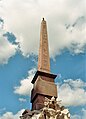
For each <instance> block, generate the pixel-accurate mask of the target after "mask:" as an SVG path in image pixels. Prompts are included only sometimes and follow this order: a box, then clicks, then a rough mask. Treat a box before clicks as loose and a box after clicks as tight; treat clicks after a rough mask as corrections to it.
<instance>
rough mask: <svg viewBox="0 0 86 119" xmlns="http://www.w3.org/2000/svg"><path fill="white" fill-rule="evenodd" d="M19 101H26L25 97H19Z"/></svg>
mask: <svg viewBox="0 0 86 119" xmlns="http://www.w3.org/2000/svg"><path fill="white" fill-rule="evenodd" d="M19 101H20V102H26V101H27V100H26V99H25V98H19Z"/></svg>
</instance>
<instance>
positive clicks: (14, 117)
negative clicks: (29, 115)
mask: <svg viewBox="0 0 86 119" xmlns="http://www.w3.org/2000/svg"><path fill="white" fill-rule="evenodd" d="M23 111H24V109H22V110H20V111H19V112H17V113H16V114H13V113H12V112H6V113H4V114H3V115H2V116H0V119H20V118H19V117H20V116H21V114H22V112H23Z"/></svg>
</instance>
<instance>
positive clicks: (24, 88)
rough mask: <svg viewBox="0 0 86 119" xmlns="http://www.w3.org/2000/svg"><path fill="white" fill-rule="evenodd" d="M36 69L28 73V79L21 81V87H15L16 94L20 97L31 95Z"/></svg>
mask: <svg viewBox="0 0 86 119" xmlns="http://www.w3.org/2000/svg"><path fill="white" fill-rule="evenodd" d="M35 71H36V69H35V68H33V69H31V70H30V71H29V72H28V77H27V78H26V79H23V80H21V81H20V86H17V87H14V89H15V90H14V93H16V94H19V95H30V93H31V89H32V83H31V81H32V79H33V76H34V72H35Z"/></svg>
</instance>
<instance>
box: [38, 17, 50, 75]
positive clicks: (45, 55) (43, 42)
mask: <svg viewBox="0 0 86 119" xmlns="http://www.w3.org/2000/svg"><path fill="white" fill-rule="evenodd" d="M38 70H39V71H44V72H48V73H50V58H49V48H48V35H47V25H46V21H45V20H44V18H43V20H42V23H41V31H40V47H39V56H38Z"/></svg>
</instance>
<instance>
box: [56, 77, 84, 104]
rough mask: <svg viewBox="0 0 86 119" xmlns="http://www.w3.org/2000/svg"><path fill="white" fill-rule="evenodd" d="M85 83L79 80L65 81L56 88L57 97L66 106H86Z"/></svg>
mask: <svg viewBox="0 0 86 119" xmlns="http://www.w3.org/2000/svg"><path fill="white" fill-rule="evenodd" d="M85 89H86V83H85V82H84V81H82V80H81V79H77V80H72V79H67V80H65V81H64V83H63V84H61V85H60V86H59V87H58V95H59V98H60V99H61V100H62V103H63V104H64V105H66V106H79V105H85V104H86V90H85Z"/></svg>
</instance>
